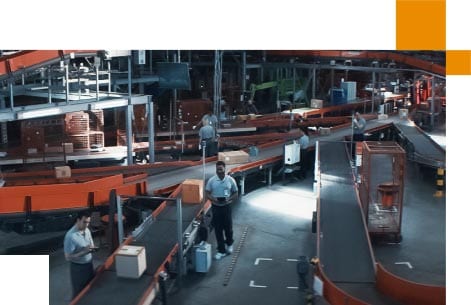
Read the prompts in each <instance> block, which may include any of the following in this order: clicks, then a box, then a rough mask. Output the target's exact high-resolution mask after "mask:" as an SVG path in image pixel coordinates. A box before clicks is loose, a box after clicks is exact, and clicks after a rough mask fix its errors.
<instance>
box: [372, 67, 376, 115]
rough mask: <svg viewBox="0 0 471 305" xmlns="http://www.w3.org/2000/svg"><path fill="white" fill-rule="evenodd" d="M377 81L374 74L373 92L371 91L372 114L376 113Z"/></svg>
mask: <svg viewBox="0 0 471 305" xmlns="http://www.w3.org/2000/svg"><path fill="white" fill-rule="evenodd" d="M375 83H376V80H375V73H374V72H373V80H372V84H371V85H372V90H371V113H373V112H374V107H375V87H376V85H375Z"/></svg>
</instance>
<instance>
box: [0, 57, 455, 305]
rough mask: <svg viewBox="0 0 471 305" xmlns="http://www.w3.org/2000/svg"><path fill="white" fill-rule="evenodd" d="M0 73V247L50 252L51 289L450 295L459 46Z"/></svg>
mask: <svg viewBox="0 0 471 305" xmlns="http://www.w3.org/2000/svg"><path fill="white" fill-rule="evenodd" d="M0 83H1V87H0V135H1V142H0V183H1V186H0V201H1V202H2V206H1V208H0V236H1V238H0V240H2V242H1V247H0V253H2V254H5V255H10V254H27V255H30V254H45V255H49V258H50V259H49V262H50V266H49V267H50V269H49V271H50V274H49V287H50V289H49V303H50V304H57V305H59V304H60V305H62V304H104V303H113V304H208V303H209V302H219V301H220V302H225V303H227V304H241V302H258V303H261V304H312V303H309V302H312V299H313V298H315V300H316V302H317V303H319V304H416V305H417V304H432V305H433V304H445V294H446V286H445V284H446V257H445V252H446V240H445V227H446V221H445V217H446V205H445V201H446V183H445V181H446V77H445V52H442V51H387V50H384V51H378V50H376V51H366V50H350V51H346V50H1V51H0ZM249 101H250V102H249ZM250 104H253V105H255V110H254V109H253V108H249V105H250ZM209 112H212V113H213V114H214V115H215V116H216V117H217V125H216V130H217V134H218V139H217V152H216V154H215V155H213V156H206V155H202V153H203V151H204V147H203V150H202V149H201V142H200V136H199V124H201V123H200V122H201V121H202V118H203V116H204V115H205V114H207V113H209ZM356 112H359V113H360V114H361V115H362V116H363V118H365V120H366V121H367V124H366V130H365V139H364V141H363V142H357V143H356V145H353V144H354V143H353V133H352V132H353V129H352V121H353V114H354V113H356ZM302 129H306V130H308V135H309V146H308V149H307V150H308V151H309V156H310V159H309V163H308V164H309V166H308V168H307V175H306V176H305V177H302V175H300V172H301V171H302V170H304V168H303V165H302V164H301V163H300V160H299V157H300V153H299V150H296V149H299V146H297V145H299V144H298V143H297V142H298V140H299V138H300V137H301V130H302ZM293 148H294V152H293V150H292V149H293ZM292 156H293V158H294V161H293V160H291V159H290V157H292ZM217 160H224V161H226V163H227V167H226V169H227V172H228V174H230V175H231V176H232V177H233V178H234V179H235V180H236V181H237V184H238V190H239V198H238V200H237V202H235V203H234V205H233V207H232V208H233V217H234V232H235V244H234V245H235V249H236V250H235V251H234V252H233V253H232V254H231V255H229V256H228V257H226V258H223V259H222V260H220V261H216V260H214V259H212V256H213V254H214V253H215V238H214V234H213V233H212V232H211V230H210V233H209V237H208V239H207V245H212V246H213V247H212V249H211V247H210V246H209V247H208V246H207V247H206V248H204V249H206V250H208V249H209V252H208V251H206V252H205V251H203V250H204V249H203V248H202V246H201V242H202V241H203V240H202V238H201V236H200V233H199V232H200V231H201V230H202V228H205V227H207V226H208V222H209V219H210V218H211V214H212V211H211V203H210V202H209V201H207V200H206V199H207V198H206V197H205V195H204V192H203V189H204V185H205V183H206V181H207V179H208V178H209V177H211V176H212V175H214V173H215V163H216V161H217ZM195 181H196V182H197V183H195ZM188 194H190V195H191V196H195V194H196V195H197V196H196V197H197V198H196V200H193V201H194V202H189V201H188V197H186V196H189V195H188ZM198 195H199V196H198ZM84 209H86V210H90V211H92V212H93V215H94V216H96V217H94V220H96V222H95V223H94V226H93V228H92V227H91V229H92V231H93V232H92V233H93V235H94V239H95V243H96V244H98V245H100V248H99V251H98V252H97V253H95V254H94V256H95V258H94V260H95V262H94V263H95V267H96V276H95V277H94V278H93V280H92V281H91V282H90V283H89V284H88V285H87V286H86V287H85V288H84V289H83V290H82V291H81V293H80V294H79V295H77V296H72V295H71V288H70V282H69V281H70V280H69V273H68V272H69V270H68V262H67V261H66V260H65V258H64V252H63V249H62V247H63V245H62V242H63V238H64V235H65V232H66V231H67V230H68V229H69V228H70V227H71V226H72V225H73V224H74V217H75V215H76V214H77V213H78V212H79V211H81V210H84ZM116 215H117V217H116ZM110 219H111V221H110ZM209 227H210V226H209ZM210 229H211V227H210ZM203 245H204V243H203ZM127 246H136V247H142V248H143V249H145V257H144V264H145V265H146V266H145V268H144V269H143V270H142V273H141V274H140V275H139V277H138V278H135V279H130V278H127V277H126V276H122V275H118V273H119V272H118V269H119V259H120V250H121V249H123V247H127ZM200 250H201V251H200ZM211 251H212V252H211ZM198 253H200V254H201V255H203V254H204V255H205V257H204V258H205V260H206V261H205V264H206V265H205V267H203V268H202V269H201V265H200V264H201V263H202V262H201V261H200V260H201V258H198V255H197V254H198ZM313 257H317V258H319V263H318V265H317V267H316V268H314V267H313V266H311V265H309V268H308V269H309V272H308V275H307V277H306V278H307V280H306V281H307V283H303V282H302V281H301V280H300V279H301V275H300V273H299V272H297V266H299V265H300V262H303V260H305V259H307V262H309V260H310V259H311V258H313ZM136 263H137V266H136V267H138V268H142V265H141V266H139V264H142V261H139V260H137V261H136ZM303 285H305V286H306V287H304V288H303V287H302V286H303ZM317 303H316V304H317Z"/></svg>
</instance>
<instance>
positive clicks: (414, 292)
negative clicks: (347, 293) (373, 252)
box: [376, 263, 446, 305]
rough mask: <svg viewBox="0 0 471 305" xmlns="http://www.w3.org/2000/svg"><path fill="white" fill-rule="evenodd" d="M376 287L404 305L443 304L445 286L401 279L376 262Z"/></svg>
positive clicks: (444, 301)
mask: <svg viewBox="0 0 471 305" xmlns="http://www.w3.org/2000/svg"><path fill="white" fill-rule="evenodd" d="M377 265H378V267H377V272H376V288H377V289H378V290H379V291H380V292H381V293H384V294H385V295H387V296H388V297H390V298H393V299H395V300H397V301H399V302H401V303H403V304H406V305H445V304H446V287H444V286H435V285H425V284H420V283H415V282H412V281H409V280H406V279H403V278H401V277H399V276H397V275H394V274H392V273H391V272H389V271H387V270H386V269H385V268H384V267H383V265H381V264H380V263H377Z"/></svg>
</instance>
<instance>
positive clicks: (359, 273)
mask: <svg viewBox="0 0 471 305" xmlns="http://www.w3.org/2000/svg"><path fill="white" fill-rule="evenodd" d="M319 155H320V170H321V192H320V233H321V238H320V248H319V257H320V260H321V262H322V265H323V266H322V267H323V271H324V273H325V275H326V276H327V277H328V278H329V279H330V280H331V281H332V282H333V283H334V284H335V285H336V286H337V287H339V288H340V289H342V290H344V291H346V292H347V293H348V294H350V295H351V296H354V297H356V298H358V299H361V300H364V301H365V302H366V303H369V304H375V305H381V304H390V305H392V304H399V303H397V302H395V301H393V300H390V299H388V298H387V297H385V296H384V295H382V294H381V293H379V292H378V291H377V290H376V289H375V268H374V263H373V261H374V259H373V257H372V252H371V251H370V245H369V241H368V238H367V232H366V229H365V226H364V224H363V218H362V214H361V210H360V206H359V204H358V202H357V196H356V193H355V187H354V185H353V178H352V171H351V167H350V163H349V160H348V157H347V154H346V150H345V144H344V143H342V142H337V143H336V142H330V143H326V142H324V143H321V144H320V147H319Z"/></svg>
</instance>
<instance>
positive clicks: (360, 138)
mask: <svg viewBox="0 0 471 305" xmlns="http://www.w3.org/2000/svg"><path fill="white" fill-rule="evenodd" d="M364 140H365V136H364V135H363V134H362V133H358V134H357V133H355V134H353V143H352V160H353V161H355V155H356V142H362V141H364Z"/></svg>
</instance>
